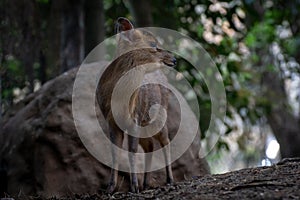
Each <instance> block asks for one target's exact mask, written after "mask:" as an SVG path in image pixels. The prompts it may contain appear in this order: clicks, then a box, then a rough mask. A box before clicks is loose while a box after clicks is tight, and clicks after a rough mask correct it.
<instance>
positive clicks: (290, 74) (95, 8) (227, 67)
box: [0, 0, 300, 173]
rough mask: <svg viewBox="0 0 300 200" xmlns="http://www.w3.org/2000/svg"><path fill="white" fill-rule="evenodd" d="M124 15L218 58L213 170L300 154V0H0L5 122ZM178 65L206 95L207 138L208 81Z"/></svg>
mask: <svg viewBox="0 0 300 200" xmlns="http://www.w3.org/2000/svg"><path fill="white" fill-rule="evenodd" d="M120 16H123V17H127V18H129V19H130V20H131V21H132V22H133V23H134V25H135V26H136V27H146V26H156V27H163V28H169V29H173V30H176V31H179V32H182V33H184V34H186V35H188V36H189V37H191V38H193V39H194V40H196V41H197V42H199V43H200V44H201V45H202V46H203V48H205V50H206V51H207V52H208V53H209V54H210V55H211V57H212V59H213V60H214V62H215V63H216V65H217V67H218V69H219V71H220V73H221V74H222V77H223V80H224V85H225V89H226V95H227V111H226V118H225V121H224V125H225V126H224V128H223V131H224V132H223V134H222V136H221V137H220V138H219V140H218V143H217V144H216V145H215V148H214V149H213V151H211V152H210V154H209V155H208V157H207V160H208V161H209V163H210V166H211V170H212V172H213V173H221V172H226V171H229V170H234V169H240V168H244V167H253V166H265V165H270V164H272V163H274V162H277V161H278V160H279V159H281V158H284V157H297V156H298V157H299V156H300V124H299V119H300V118H299V117H300V116H299V114H300V109H299V104H300V98H299V92H300V79H299V75H300V74H299V73H300V68H299V63H300V51H299V47H300V1H299V0H291V1H283V0H280V1H270V0H266V1H261V0H257V1H255V0H233V1H226V0H224V1H219V0H210V1H206V0H205V1H201V0H191V1H190V0H181V1H180V0H174V1H171V0H151V1H149V0H139V1H135V0H0V90H1V107H0V109H1V120H0V123H1V127H2V125H3V123H5V117H4V116H5V115H7V113H8V112H9V110H10V109H11V108H12V107H14V106H15V105H17V104H18V102H20V101H22V99H24V98H25V97H26V96H28V95H30V94H31V93H34V92H36V91H38V90H39V88H41V86H42V85H43V84H45V83H46V82H47V81H49V80H51V79H53V78H55V77H57V76H59V75H60V74H62V73H64V72H66V71H68V70H70V69H72V68H75V67H78V66H79V65H80V64H81V62H82V61H83V59H84V58H85V56H86V55H87V54H88V53H89V52H90V51H91V50H92V49H93V48H94V47H95V46H96V45H98V44H99V43H100V42H101V41H103V40H104V39H105V38H107V37H110V36H112V35H114V29H113V27H114V22H115V20H116V19H117V18H118V17H120ZM177 70H179V71H181V72H182V73H183V74H184V75H185V77H186V78H187V79H188V80H189V82H190V84H191V85H192V86H193V87H194V89H195V91H196V93H197V95H198V99H199V104H200V111H201V120H200V122H199V123H200V127H201V131H202V140H203V141H205V140H207V138H206V137H205V130H206V129H207V128H208V125H209V120H210V114H211V113H210V112H211V100H210V96H209V93H208V89H207V87H206V85H205V82H204V81H203V80H202V78H201V76H199V74H198V75H197V73H198V72H195V70H194V69H193V67H192V66H191V65H189V63H188V62H186V61H185V60H183V59H180V58H179V62H178V65H177ZM215 134H220V133H215ZM205 142H207V143H209V142H210V141H205Z"/></svg>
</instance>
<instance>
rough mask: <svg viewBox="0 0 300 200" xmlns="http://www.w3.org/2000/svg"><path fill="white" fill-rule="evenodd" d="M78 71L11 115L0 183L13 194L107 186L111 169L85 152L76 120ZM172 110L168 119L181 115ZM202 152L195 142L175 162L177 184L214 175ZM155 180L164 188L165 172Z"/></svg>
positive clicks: (124, 185) (0, 151)
mask: <svg viewBox="0 0 300 200" xmlns="http://www.w3.org/2000/svg"><path fill="white" fill-rule="evenodd" d="M77 70H78V69H73V70H70V71H68V72H66V73H64V74H62V75H60V76H59V77H57V78H55V79H53V80H50V81H48V82H47V83H46V84H44V85H43V86H42V88H41V89H40V90H38V91H37V92H35V93H33V94H30V95H29V96H27V97H26V98H25V99H24V100H22V101H21V102H19V103H18V104H17V105H16V106H14V107H13V108H12V109H11V110H10V111H9V112H8V113H7V114H6V117H5V119H4V123H3V129H2V132H1V133H0V168H1V166H5V167H2V168H1V170H2V172H1V173H2V174H4V175H5V176H6V177H1V180H0V183H1V184H0V185H1V186H2V187H3V188H7V191H6V192H8V193H9V194H29V195H40V196H44V197H50V196H63V195H71V194H74V193H95V192H97V191H99V189H100V190H101V189H103V190H104V189H105V188H106V184H107V183H108V180H109V175H110V168H109V167H107V166H105V165H104V164H102V163H100V162H99V161H98V160H97V159H95V158H94V157H93V156H92V155H91V154H90V153H89V152H88V151H87V150H86V148H85V147H84V145H83V144H82V142H81V140H80V138H79V136H78V134H77V131H76V128H75V125H74V121H73V116H72V92H73V84H74V80H75V77H76V73H77ZM87 89H88V88H87ZM170 112H172V113H169V116H177V115H178V112H179V111H178V109H177V108H176V105H171V111H170ZM175 122H176V121H174V120H172V119H171V118H170V119H169V118H168V123H170V127H174V128H176V125H174V126H173V125H172V123H173V124H174V123H175ZM170 129H171V130H172V128H170ZM198 138H200V137H199V136H198V137H197V139H198ZM198 152H199V140H196V141H195V142H194V143H193V144H192V145H191V147H190V148H189V149H188V151H187V152H185V153H184V155H183V156H182V157H181V158H180V159H178V160H177V161H175V162H174V163H173V164H172V168H173V173H174V178H175V181H180V180H184V179H189V178H191V177H192V176H201V175H205V174H208V173H209V170H208V165H207V163H206V161H205V160H204V159H200V158H199V157H198ZM119 177H120V181H119V183H120V184H119V190H122V191H124V190H125V191H126V190H127V189H128V180H129V175H128V173H124V172H121V173H119ZM140 178H141V177H140ZM151 182H152V185H154V186H155V185H161V184H164V183H165V174H164V170H159V171H156V172H153V173H152V180H151ZM3 188H2V190H3ZM4 190H6V189H4ZM1 195H2V194H1Z"/></svg>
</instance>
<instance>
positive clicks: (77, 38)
mask: <svg viewBox="0 0 300 200" xmlns="http://www.w3.org/2000/svg"><path fill="white" fill-rule="evenodd" d="M83 3H84V1H83V0H65V1H64V2H63V6H62V33H61V52H60V57H61V58H60V59H61V72H65V71H67V70H69V69H71V68H74V67H77V66H78V65H79V64H80V63H81V62H82V61H83V58H84V9H83Z"/></svg>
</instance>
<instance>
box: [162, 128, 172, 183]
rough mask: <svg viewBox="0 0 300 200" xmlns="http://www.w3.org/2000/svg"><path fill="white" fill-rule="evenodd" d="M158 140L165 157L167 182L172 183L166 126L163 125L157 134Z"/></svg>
mask: <svg viewBox="0 0 300 200" xmlns="http://www.w3.org/2000/svg"><path fill="white" fill-rule="evenodd" d="M158 140H159V143H160V145H161V147H162V148H163V153H164V157H165V163H166V175H167V183H168V184H172V183H173V182H174V178H173V173H172V167H171V152H170V147H169V146H167V145H168V144H169V143H170V139H169V136H168V129H167V127H163V129H162V130H161V132H160V134H159V139H158ZM164 147H166V148H164Z"/></svg>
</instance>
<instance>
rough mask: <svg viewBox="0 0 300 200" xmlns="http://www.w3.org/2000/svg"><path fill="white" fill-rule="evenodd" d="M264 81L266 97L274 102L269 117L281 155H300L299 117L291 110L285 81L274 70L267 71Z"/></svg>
mask: <svg viewBox="0 0 300 200" xmlns="http://www.w3.org/2000/svg"><path fill="white" fill-rule="evenodd" d="M262 83H263V86H264V87H265V97H266V98H267V99H268V100H269V101H270V102H271V103H272V105H271V108H270V112H269V113H267V119H268V122H269V125H270V126H271V128H272V131H273V133H274V135H275V137H276V139H277V140H278V142H279V144H280V153H281V157H282V158H286V157H299V156H300V145H299V144H300V126H299V119H298V118H297V117H296V116H294V115H293V114H292V113H290V112H289V108H288V103H287V95H286V91H285V89H284V83H283V81H282V80H281V79H280V78H279V77H278V74H276V73H274V72H265V73H264V74H263V76H262Z"/></svg>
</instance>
